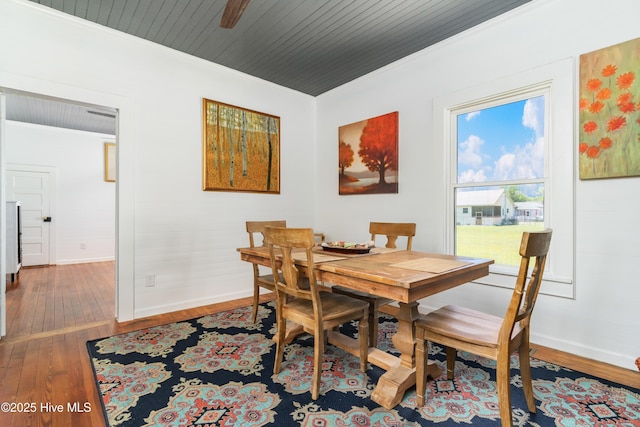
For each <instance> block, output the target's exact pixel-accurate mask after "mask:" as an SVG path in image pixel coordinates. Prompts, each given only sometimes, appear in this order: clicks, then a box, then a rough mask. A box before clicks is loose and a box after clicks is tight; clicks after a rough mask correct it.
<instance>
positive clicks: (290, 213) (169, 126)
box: [0, 0, 315, 320]
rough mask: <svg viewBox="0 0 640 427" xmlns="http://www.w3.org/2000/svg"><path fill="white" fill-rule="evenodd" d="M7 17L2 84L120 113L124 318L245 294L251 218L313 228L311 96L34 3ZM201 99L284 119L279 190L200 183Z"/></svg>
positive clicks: (6, 9)
mask: <svg viewBox="0 0 640 427" xmlns="http://www.w3.org/2000/svg"><path fill="white" fill-rule="evenodd" d="M0 16H2V25H0V51H1V52H2V55H0V88H1V87H3V88H10V89H13V90H20V91H27V92H34V93H42V94H45V95H47V96H52V97H58V98H64V99H70V100H74V101H80V102H84V103H89V104H95V105H103V106H106V107H113V108H117V109H118V110H119V129H118V166H119V169H118V183H117V185H118V187H117V193H118V206H117V210H118V214H117V222H118V231H117V233H118V249H117V253H118V279H117V280H118V286H119V295H118V305H119V319H120V320H128V319H131V318H133V317H141V316H146V315H151V314H156V313H162V312H168V311H172V310H177V309H182V308H188V307H194V306H199V305H204V304H208V303H212V302H217V301H224V300H230V299H234V298H239V297H244V296H248V295H250V294H251V293H252V286H253V285H252V279H251V277H252V276H251V268H250V267H249V266H248V265H247V264H246V263H244V262H242V261H240V258H239V255H238V253H237V252H236V251H235V248H237V247H240V246H246V245H248V237H247V234H246V231H245V226H244V222H245V221H246V220H250V219H280V218H286V219H287V221H288V222H289V223H290V224H292V225H297V226H306V225H309V226H312V225H313V221H314V216H315V212H314V210H313V205H314V201H315V198H314V192H313V186H314V179H315V175H314V173H313V170H314V167H315V163H314V155H315V145H314V141H315V125H314V123H315V102H314V99H313V98H312V97H310V96H307V95H304V94H301V93H299V92H296V91H292V90H289V89H285V88H282V87H280V86H277V85H274V84H272V83H268V82H265V81H262V80H259V79H256V78H253V77H250V76H247V75H245V74H242V73H239V72H236V71H233V70H230V69H228V68H225V67H222V66H218V65H216V64H211V63H209V62H206V61H203V60H200V59H197V58H194V57H191V56H188V55H184V54H181V53H179V52H176V51H174V50H171V49H167V48H164V47H161V46H159V45H155V44H152V43H149V42H146V41H144V40H141V39H137V38H134V37H130V36H127V35H125V34H123V33H120V32H116V31H112V30H109V29H106V28H104V27H100V26H98V25H93V24H91V23H88V22H86V21H82V20H79V19H75V18H73V17H70V16H68V15H65V14H61V13H57V12H55V11H53V10H51V9H49V8H46V7H41V6H39V5H36V4H34V3H31V2H26V1H17V0H16V1H14V0H0ZM203 97H204V98H208V99H214V100H217V101H222V102H225V103H229V104H232V105H237V106H241V107H245V108H249V109H252V110H256V111H261V112H264V113H268V114H273V115H276V116H279V117H280V119H281V141H280V144H281V153H282V156H281V193H280V194H279V195H275V194H256V193H235V192H205V191H202V168H201V165H202V139H201V136H202V112H201V106H202V98H203ZM149 274H154V275H155V287H145V277H146V276H147V275H149Z"/></svg>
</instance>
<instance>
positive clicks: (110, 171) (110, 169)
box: [104, 142, 116, 182]
mask: <svg viewBox="0 0 640 427" xmlns="http://www.w3.org/2000/svg"><path fill="white" fill-rule="evenodd" d="M104 180H105V181H107V182H116V144H115V143H113V142H105V143H104Z"/></svg>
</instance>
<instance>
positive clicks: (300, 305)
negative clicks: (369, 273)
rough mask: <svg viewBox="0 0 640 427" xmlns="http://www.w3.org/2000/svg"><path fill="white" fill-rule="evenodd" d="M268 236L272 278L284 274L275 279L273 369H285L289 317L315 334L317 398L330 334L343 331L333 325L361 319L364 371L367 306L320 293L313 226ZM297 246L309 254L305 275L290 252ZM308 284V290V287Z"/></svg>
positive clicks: (273, 231) (314, 390) (314, 388)
mask: <svg viewBox="0 0 640 427" xmlns="http://www.w3.org/2000/svg"><path fill="white" fill-rule="evenodd" d="M265 238H266V242H267V246H268V247H269V253H270V258H271V267H272V270H273V273H272V274H273V277H276V278H280V279H278V280H276V282H275V287H276V319H277V323H276V327H277V337H278V338H277V340H276V356H275V363H274V365H273V373H274V374H278V373H280V370H281V367H282V358H283V356H284V347H285V345H286V343H285V335H286V329H287V327H286V324H287V320H289V321H292V322H294V323H296V324H298V325H301V326H302V327H303V328H304V329H305V331H307V332H309V333H311V334H313V339H314V343H313V348H314V350H313V381H312V385H311V397H312V398H313V399H317V397H318V394H319V392H320V375H321V373H322V356H323V354H324V347H325V342H326V338H327V336H326V334H327V333H332V334H338V333H339V332H338V331H335V330H334V329H337V327H338V326H339V325H342V324H344V323H347V322H350V321H352V320H358V321H359V324H358V333H359V340H360V370H361V371H362V372H366V370H367V357H368V350H369V349H368V343H367V337H368V333H369V313H368V311H369V305H368V304H367V303H366V302H364V301H360V300H358V299H354V298H350V297H347V296H345V295H339V294H334V293H331V292H324V291H320V289H319V285H318V282H317V280H316V276H315V265H314V262H313V253H312V251H311V249H312V248H313V247H314V246H315V242H314V236H313V230H312V229H310V228H281V227H267V228H266V230H265ZM296 248H301V249H304V251H305V253H306V263H307V268H306V270H305V271H306V273H302V272H301V271H300V270H299V269H298V267H297V266H296V264H295V261H294V258H293V253H292V252H293V250H294V249H296ZM301 283H302V284H301ZM307 283H308V288H306V284H307ZM327 331H331V332H327ZM363 337H364V338H363Z"/></svg>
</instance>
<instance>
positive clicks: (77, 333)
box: [0, 262, 640, 427]
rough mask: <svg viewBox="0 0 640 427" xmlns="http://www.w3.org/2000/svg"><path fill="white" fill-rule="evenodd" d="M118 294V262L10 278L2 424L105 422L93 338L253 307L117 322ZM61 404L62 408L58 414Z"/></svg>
mask: <svg viewBox="0 0 640 427" xmlns="http://www.w3.org/2000/svg"><path fill="white" fill-rule="evenodd" d="M114 295H115V291H114V263H112V262H103V263H93V264H76V265H60V266H50V267H41V268H40V267H39V268H25V269H23V270H22V271H21V272H20V274H19V278H18V279H17V281H16V282H14V283H9V282H7V324H8V327H7V336H6V337H4V338H3V339H2V340H0V384H1V386H0V403H4V402H8V403H9V405H11V406H9V408H10V409H13V410H21V412H19V413H18V412H10V411H6V410H5V407H4V406H3V407H2V410H0V426H3V427H5V426H6V427H8V426H12V427H18V426H56V427H57V426H104V425H105V421H104V417H103V414H102V407H101V404H100V400H99V397H98V392H97V389H96V386H95V382H94V379H93V371H92V369H91V365H90V362H89V356H88V353H87V350H86V347H85V343H86V342H87V341H89V340H93V339H96V338H101V337H106V336H110V335H113V334H118V333H123V332H129V331H134V330H137V329H141V328H145V327H150V326H155V325H162V324H165V323H169V322H176V321H180V320H185V319H191V318H194V317H198V316H203V315H205V314H209V313H213V312H217V311H222V310H228V309H231V308H235V307H242V306H245V305H249V304H251V298H245V299H241V300H236V301H230V302H226V303H221V304H213V305H208V306H204V307H198V308H194V309H190V310H182V311H178V312H173V313H168V314H163V315H160V316H153V317H149V318H145V319H139V320H134V321H132V322H126V323H118V322H116V321H115V319H114V306H115V298H114ZM268 299H269V296H268V295H267V296H264V297H263V301H267V300H268ZM533 347H534V348H535V349H536V352H535V357H536V358H538V359H542V360H546V361H549V362H553V363H557V364H560V365H563V366H566V367H569V368H572V369H574V370H577V371H581V372H588V373H591V374H593V375H597V376H599V377H601V378H606V379H609V380H611V381H615V382H618V383H621V384H626V385H628V386H631V387H637V388H640V373H638V372H635V371H632V370H628V369H622V368H618V367H615V366H610V365H605V364H602V363H598V362H594V361H590V360H587V359H583V358H578V357H574V356H571V355H568V354H566V353H561V352H558V351H555V350H552V349H548V348H544V347H540V346H535V345H533ZM47 404H49V405H51V406H48V408H49V410H47V406H46V405H47ZM85 404H86V405H87V406H86V407H85ZM58 405H62V407H61V408H62V409H61V411H56V412H53V411H52V408H55V409H59V408H60V407H59V406H58ZM74 405H75V407H74ZM74 408H79V409H81V410H82V412H80V411H77V410H70V409H74ZM85 408H86V409H88V410H86V411H85Z"/></svg>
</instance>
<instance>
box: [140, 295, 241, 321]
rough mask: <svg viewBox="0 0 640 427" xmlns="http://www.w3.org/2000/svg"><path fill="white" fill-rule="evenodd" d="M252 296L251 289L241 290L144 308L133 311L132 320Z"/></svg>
mask: <svg viewBox="0 0 640 427" xmlns="http://www.w3.org/2000/svg"><path fill="white" fill-rule="evenodd" d="M250 296H253V289H251V290H243V291H238V292H230V293H226V294H222V295H216V296H215V297H210V298H206V299H203V298H198V299H192V300H188V301H180V302H178V303H169V304H162V305H156V306H153V307H146V308H144V309H140V310H135V311H134V319H140V318H143V317H149V316H155V315H158V314H165V313H171V312H173V311H179V310H186V309H189V308H196V307H202V306H203V305H209V304H217V303H220V302H227V301H233V300H236V299H240V298H246V297H250Z"/></svg>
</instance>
